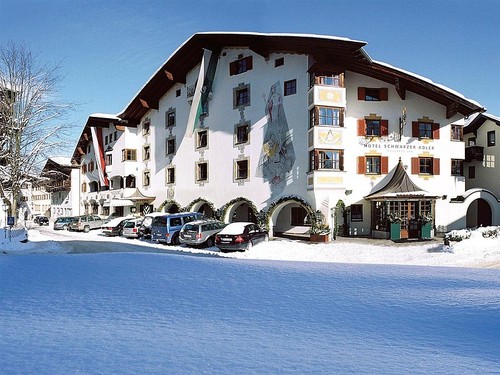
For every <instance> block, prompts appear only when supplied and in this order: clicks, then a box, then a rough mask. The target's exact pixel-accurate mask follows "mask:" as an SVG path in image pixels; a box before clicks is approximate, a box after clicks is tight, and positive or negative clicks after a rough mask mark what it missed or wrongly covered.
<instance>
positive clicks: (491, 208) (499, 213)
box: [453, 189, 500, 227]
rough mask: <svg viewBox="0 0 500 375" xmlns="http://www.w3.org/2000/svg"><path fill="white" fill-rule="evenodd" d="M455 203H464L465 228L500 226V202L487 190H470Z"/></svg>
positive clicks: (456, 199)
mask: <svg viewBox="0 0 500 375" xmlns="http://www.w3.org/2000/svg"><path fill="white" fill-rule="evenodd" d="M453 201H455V202H457V201H458V202H460V203H463V205H464V219H465V223H464V224H465V225H464V226H465V227H478V226H489V225H500V201H499V199H498V198H497V197H496V196H495V194H493V193H492V192H491V191H489V190H487V189H469V190H467V191H466V192H465V193H464V194H463V195H461V196H459V197H457V198H455V199H454V200H453Z"/></svg>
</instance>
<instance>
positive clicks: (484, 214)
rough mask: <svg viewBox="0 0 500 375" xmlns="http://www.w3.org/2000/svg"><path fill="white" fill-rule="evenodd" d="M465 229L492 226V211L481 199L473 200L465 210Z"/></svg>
mask: <svg viewBox="0 0 500 375" xmlns="http://www.w3.org/2000/svg"><path fill="white" fill-rule="evenodd" d="M466 220H467V223H466V224H467V227H468V228H474V227H488V226H490V225H492V210H491V206H490V204H489V203H488V202H487V201H486V200H484V199H483V198H478V199H476V200H474V201H473V202H472V203H471V204H470V205H469V208H468V209H467V218H466Z"/></svg>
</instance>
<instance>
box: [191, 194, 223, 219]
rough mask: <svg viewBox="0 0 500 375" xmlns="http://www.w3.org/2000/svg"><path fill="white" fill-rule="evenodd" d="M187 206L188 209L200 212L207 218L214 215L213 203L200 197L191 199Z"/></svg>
mask: <svg viewBox="0 0 500 375" xmlns="http://www.w3.org/2000/svg"><path fill="white" fill-rule="evenodd" d="M187 207H188V211H193V212H200V213H202V214H203V215H205V217H206V218H208V219H210V218H215V217H216V209H215V207H214V205H213V203H212V202H209V201H207V200H206V199H203V198H201V197H200V198H197V199H195V200H194V201H192V202H191V203H190V204H188V205H187Z"/></svg>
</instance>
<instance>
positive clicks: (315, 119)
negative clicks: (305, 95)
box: [314, 107, 319, 126]
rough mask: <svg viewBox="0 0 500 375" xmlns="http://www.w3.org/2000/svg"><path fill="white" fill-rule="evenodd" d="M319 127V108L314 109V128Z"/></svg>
mask: <svg viewBox="0 0 500 375" xmlns="http://www.w3.org/2000/svg"><path fill="white" fill-rule="evenodd" d="M317 125H319V107H314V126H317Z"/></svg>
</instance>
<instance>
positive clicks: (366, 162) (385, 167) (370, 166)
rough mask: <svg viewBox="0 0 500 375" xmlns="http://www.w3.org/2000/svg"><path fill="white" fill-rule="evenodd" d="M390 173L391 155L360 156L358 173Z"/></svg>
mask: <svg viewBox="0 0 500 375" xmlns="http://www.w3.org/2000/svg"><path fill="white" fill-rule="evenodd" d="M387 173H389V157H388V156H379V155H368V156H358V174H368V175H373V174H387Z"/></svg>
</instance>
